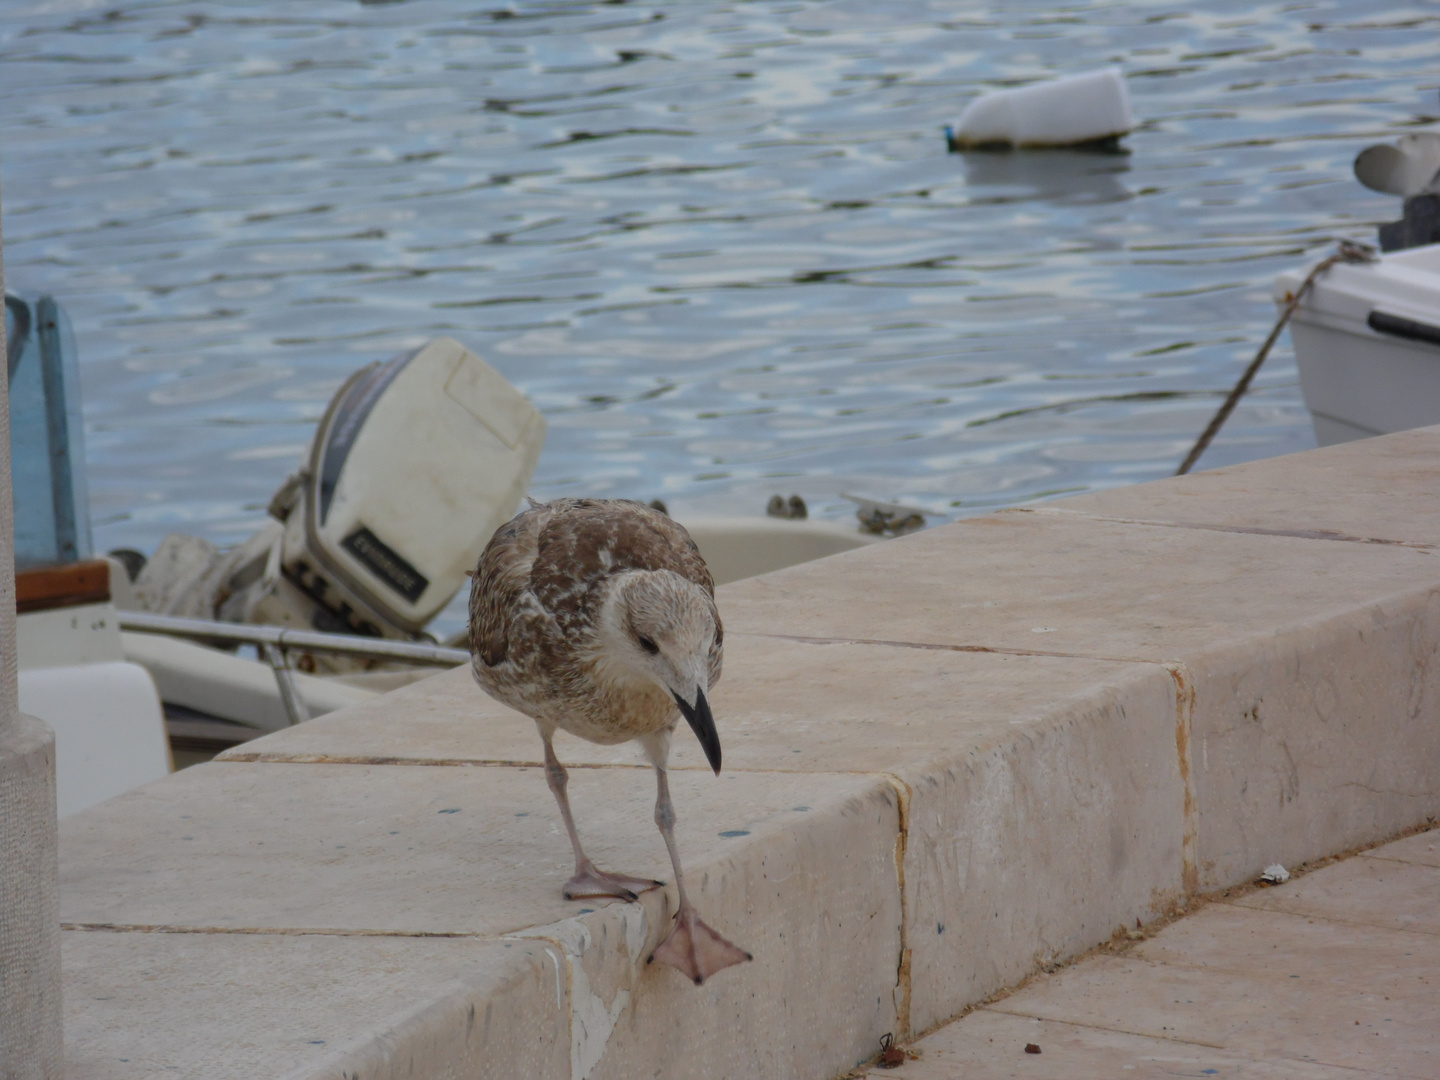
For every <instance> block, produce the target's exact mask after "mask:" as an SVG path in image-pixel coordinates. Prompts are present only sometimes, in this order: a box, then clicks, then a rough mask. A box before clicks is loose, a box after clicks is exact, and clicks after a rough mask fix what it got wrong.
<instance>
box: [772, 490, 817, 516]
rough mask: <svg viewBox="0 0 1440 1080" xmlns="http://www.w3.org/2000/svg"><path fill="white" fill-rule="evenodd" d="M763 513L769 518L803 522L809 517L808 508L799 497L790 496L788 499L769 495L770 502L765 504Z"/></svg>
mask: <svg viewBox="0 0 1440 1080" xmlns="http://www.w3.org/2000/svg"><path fill="white" fill-rule="evenodd" d="M765 513H766V514H768V515H769V516H770V517H778V518H788V519H789V520H791V521H804V520H805V519H806V518H808V517H809V516H810V508H809V507H807V506H806V505H805V500H804V499H802V498H801V497H800V496H799V495H791V496H790V498H788V499H787V498H785V496H784V495H771V496H770V501H769V502H768V503H766V504H765Z"/></svg>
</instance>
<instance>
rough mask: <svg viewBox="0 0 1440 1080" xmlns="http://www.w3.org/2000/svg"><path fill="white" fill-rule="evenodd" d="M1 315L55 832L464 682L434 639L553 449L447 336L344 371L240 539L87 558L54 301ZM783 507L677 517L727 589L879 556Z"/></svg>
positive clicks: (30, 643) (73, 419)
mask: <svg viewBox="0 0 1440 1080" xmlns="http://www.w3.org/2000/svg"><path fill="white" fill-rule="evenodd" d="M6 316H7V329H8V331H9V357H8V359H9V387H10V392H11V393H10V419H11V429H12V431H13V432H14V433H15V439H14V445H13V453H12V466H13V468H12V473H13V488H14V492H15V510H16V567H17V575H16V590H17V596H18V604H17V608H18V613H19V614H18V618H17V638H18V643H19V645H18V651H19V667H20V706H21V708H22V709H23V710H24V711H25V712H27V713H30V714H31V715H34V716H38V717H39V718H40V719H42V720H45V721H46V722H48V723H49V724H50V725H51V726H52V727H53V728H54V729H55V732H56V766H57V780H58V791H59V813H60V816H61V817H65V816H68V815H69V814H72V813H75V812H77V811H79V810H82V809H85V808H86V807H88V806H91V805H94V804H95V803H97V802H100V801H102V800H104V799H107V798H110V797H112V796H114V795H118V794H120V793H122V792H124V791H128V790H130V789H131V788H133V787H136V786H138V785H140V784H143V783H146V782H148V781H150V780H153V779H157V778H159V777H160V776H163V775H165V774H166V773H167V772H169V771H171V770H172V769H173V768H175V767H176V766H177V765H178V766H181V767H183V766H185V765H187V764H193V763H195V762H197V761H202V760H206V759H208V758H209V757H212V756H214V754H216V753H217V752H219V751H220V750H223V749H226V748H228V747H231V746H235V745H237V744H239V743H242V742H246V741H248V740H250V739H253V738H255V737H257V736H259V735H263V734H264V733H265V732H267V731H273V730H277V729H279V728H282V727H285V726H287V725H290V724H295V723H300V722H302V721H304V720H306V719H308V718H310V717H312V716H318V715H321V714H323V713H327V712H331V711H333V710H335V709H339V708H343V707H344V706H346V705H350V704H354V703H357V702H360V701H365V700H367V699H370V698H373V697H375V696H376V695H377V694H380V693H384V692H386V691H388V690H391V689H394V688H396V687H398V686H402V685H405V684H406V683H408V682H413V681H415V680H417V679H420V678H424V677H425V676H427V675H429V674H431V673H433V672H434V671H435V670H436V668H437V667H441V668H443V667H453V666H456V665H459V664H463V663H466V662H468V658H469V654H468V652H467V651H466V649H465V648H463V647H457V646H463V645H464V642H463V640H455V641H451V642H447V643H439V642H436V641H435V640H434V639H433V638H431V637H429V636H428V635H427V634H426V633H425V627H426V625H427V624H428V623H429V622H430V621H431V619H433V617H434V616H435V615H436V614H437V613H438V612H439V611H440V610H441V609H442V608H444V607H445V605H446V604H447V603H448V602H449V601H450V600H451V598H452V597H453V596H454V595H455V594H456V593H457V592H458V591H459V589H460V588H462V587H463V586H464V585H465V582H466V571H467V570H469V569H470V568H472V567H473V566H474V565H475V563H476V561H477V560H478V558H479V554H480V551H481V549H482V548H483V547H484V545H485V543H486V542H487V541H488V539H489V537H490V535H491V534H492V533H493V532H494V531H495V529H496V528H497V527H498V526H499V525H500V524H502V523H503V522H504V521H506V520H508V518H509V517H510V516H511V515H513V513H514V512H515V510H516V509H517V506H518V504H519V502H520V500H521V497H522V495H523V493H524V491H525V488H526V485H527V484H528V483H529V481H530V477H531V475H532V473H533V471H534V468H535V464H536V461H537V460H538V458H539V454H540V450H541V446H542V444H543V441H544V431H545V424H544V420H543V419H542V418H541V416H540V414H539V413H538V412H537V411H536V410H535V409H534V407H533V406H531V405H530V403H529V402H528V401H526V400H525V398H524V397H523V396H522V395H521V394H520V393H519V392H518V391H517V390H515V388H514V387H512V386H511V385H510V384H509V383H508V382H506V381H505V379H504V378H503V376H501V375H500V374H499V372H497V371H495V370H494V369H493V368H491V367H489V365H487V364H485V363H484V362H483V361H482V360H481V359H480V358H479V357H478V356H476V355H475V354H474V353H472V352H470V351H469V350H467V349H465V348H464V346H462V345H460V343H459V342H456V341H453V340H451V339H449V338H439V339H436V340H434V341H431V342H429V343H428V344H426V345H425V346H422V347H421V348H420V349H417V350H414V351H412V352H409V353H405V354H402V355H401V356H398V357H395V358H394V359H392V360H390V361H388V362H385V363H376V364H371V365H369V366H368V367H365V368H362V369H361V370H360V371H358V372H356V373H355V375H354V376H352V377H351V378H350V379H349V380H348V381H347V382H346V383H345V384H344V386H342V387H341V388H340V390H339V391H338V392H337V394H336V395H335V398H334V399H333V400H332V401H331V403H330V406H329V408H328V409H327V410H326V413H325V415H324V417H323V418H322V420H321V422H320V424H319V425H318V427H317V431H316V434H315V438H314V440H313V442H312V445H311V448H310V450H309V451H308V453H307V454H306V456H305V459H304V460H303V461H302V462H301V463H300V466H299V468H298V469H297V471H296V472H295V474H294V475H293V476H291V477H290V478H289V479H288V480H287V481H286V482H285V483H284V484H283V485H282V486H281V488H280V490H279V491H278V492H277V493H276V496H275V498H274V499H273V500H272V502H271V506H270V513H271V520H270V521H268V522H267V523H266V524H265V525H264V526H263V527H262V528H261V529H260V530H259V531H258V532H257V533H256V534H255V535H254V536H253V537H251V538H250V539H249V540H247V541H245V542H244V543H242V544H239V545H236V547H234V548H231V549H229V550H223V551H222V550H220V549H219V548H217V547H215V546H214V545H213V544H210V543H209V542H208V541H206V540H204V539H201V538H198V537H185V536H170V537H167V538H166V539H165V541H164V542H162V544H161V545H160V547H159V548H158V549H157V550H156V552H155V553H153V554H152V555H151V556H150V557H149V558H148V559H147V558H146V557H145V556H143V555H142V554H140V553H138V552H128V551H127V552H112V553H111V554H110V555H107V556H101V557H96V555H95V554H94V553H93V552H92V550H91V537H90V524H89V515H88V500H87V496H86V489H85V476H84V468H83V464H82V463H83V461H84V445H83V431H82V427H81V422H80V408H79V396H78V389H77V388H78V385H79V383H78V379H77V378H76V362H75V352H74V345H73V342H72V339H71V336H70V333H69V325H68V323H67V322H66V320H65V316H64V312H63V311H62V310H61V309H60V307H59V305H58V304H56V303H55V302H54V301H53V300H52V299H49V298H43V299H41V300H40V301H38V302H36V303H31V302H29V301H25V300H22V299H20V298H18V297H11V296H7V297H6ZM455 462H464V463H465V466H464V467H463V468H458V467H456V466H455V464H454V463H455ZM782 504H783V506H784V513H783V514H782V515H779V516H765V517H753V518H699V519H692V520H687V521H685V524H686V526H687V527H688V528H689V530H690V533H691V535H692V536H693V537H694V539H695V541H696V543H697V545H698V546H699V547H700V550H701V552H702V553H703V554H704V556H705V558H706V560H707V562H708V563H709V565H710V567H711V570H712V572H713V573H714V575H715V577H716V580H717V582H718V583H720V584H723V583H725V582H728V581H734V580H738V579H740V578H745V577H750V576H753V575H755V574H760V573H765V572H767V571H770V570H775V569H779V568H782V567H785V566H790V565H793V564H795V563H800V562H806V561H809V560H811V559H817V558H821V557H823V556H826V555H831V554H835V553H837V552H840V551H845V550H848V549H850V548H854V547H859V546H861V545H864V544H868V543H873V542H876V541H877V540H878V539H879V538H878V536H875V535H871V534H869V533H866V532H862V531H859V530H856V529H847V528H844V527H842V526H840V525H836V524H834V523H830V522H824V521H810V520H806V519H805V518H806V511H805V507H804V503H803V501H802V500H801V499H800V498H799V496H792V497H791V498H790V501H789V502H788V503H784V502H783V500H782ZM876 505H881V504H876ZM772 514H773V510H772ZM887 520H888V519H887ZM908 524H913V522H911V519H908V518H907V525H908Z"/></svg>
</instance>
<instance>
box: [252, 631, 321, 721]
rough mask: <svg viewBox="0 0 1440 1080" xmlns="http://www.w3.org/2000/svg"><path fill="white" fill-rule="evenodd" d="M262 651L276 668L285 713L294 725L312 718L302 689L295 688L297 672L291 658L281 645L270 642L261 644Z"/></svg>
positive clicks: (276, 678)
mask: <svg viewBox="0 0 1440 1080" xmlns="http://www.w3.org/2000/svg"><path fill="white" fill-rule="evenodd" d="M260 653H261V655H263V656H264V657H265V659H266V660H268V661H269V663H270V666H271V667H272V668H273V669H274V670H275V682H276V683H278V684H279V686H280V700H281V701H283V702H284V703H285V715H286V716H287V717H289V719H290V724H291V726H292V727H293V726H294V725H296V724H303V723H304V722H305V721H306V720H309V719H310V710H309V709H307V708H306V707H305V702H303V701H302V700H300V691H299V690H297V689H296V688H295V673H294V672H293V671H291V670H290V658H289V657H288V656H287V655H286V654H285V650H284V649H283V648H281V647H280V646H279V645H271V644H269V643H268V642H267V643H266V644H264V645H261V646H260Z"/></svg>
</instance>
